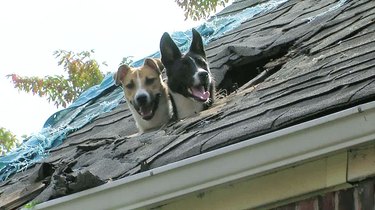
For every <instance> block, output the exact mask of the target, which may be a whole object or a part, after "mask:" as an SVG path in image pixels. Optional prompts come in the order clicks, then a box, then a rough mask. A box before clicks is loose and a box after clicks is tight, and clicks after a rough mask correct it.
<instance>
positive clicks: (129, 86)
mask: <svg viewBox="0 0 375 210" xmlns="http://www.w3.org/2000/svg"><path fill="white" fill-rule="evenodd" d="M125 87H126V88H127V89H133V88H134V83H132V82H131V83H129V84H127V85H125Z"/></svg>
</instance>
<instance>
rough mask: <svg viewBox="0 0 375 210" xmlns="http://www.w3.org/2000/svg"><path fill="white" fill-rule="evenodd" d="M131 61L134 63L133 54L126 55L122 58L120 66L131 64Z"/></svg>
mask: <svg viewBox="0 0 375 210" xmlns="http://www.w3.org/2000/svg"><path fill="white" fill-rule="evenodd" d="M131 63H133V56H126V57H123V58H122V61H121V63H120V65H119V66H121V65H124V64H126V65H128V66H130V64H131Z"/></svg>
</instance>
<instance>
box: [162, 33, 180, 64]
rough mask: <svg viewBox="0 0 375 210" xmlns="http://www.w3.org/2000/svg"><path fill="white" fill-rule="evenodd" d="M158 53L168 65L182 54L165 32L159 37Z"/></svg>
mask: <svg viewBox="0 0 375 210" xmlns="http://www.w3.org/2000/svg"><path fill="white" fill-rule="evenodd" d="M160 54H161V61H162V62H163V64H164V65H168V64H170V63H172V62H173V61H175V60H177V59H179V58H181V56H182V54H181V51H180V50H179V49H178V47H177V45H176V44H175V43H174V41H173V40H172V38H171V36H169V34H168V33H167V32H165V33H164V34H163V36H162V37H161V39H160Z"/></svg>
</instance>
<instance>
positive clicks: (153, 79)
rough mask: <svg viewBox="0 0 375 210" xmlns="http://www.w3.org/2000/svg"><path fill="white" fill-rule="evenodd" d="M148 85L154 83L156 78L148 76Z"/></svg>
mask: <svg viewBox="0 0 375 210" xmlns="http://www.w3.org/2000/svg"><path fill="white" fill-rule="evenodd" d="M145 82H146V85H152V84H153V83H154V82H155V78H147V77H146V81H145Z"/></svg>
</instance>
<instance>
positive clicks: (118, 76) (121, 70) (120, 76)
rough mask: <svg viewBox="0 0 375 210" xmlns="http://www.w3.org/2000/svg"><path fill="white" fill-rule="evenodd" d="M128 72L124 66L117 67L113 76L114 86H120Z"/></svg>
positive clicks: (127, 67) (128, 68) (126, 66)
mask: <svg viewBox="0 0 375 210" xmlns="http://www.w3.org/2000/svg"><path fill="white" fill-rule="evenodd" d="M129 70H130V67H129V66H128V65H126V64H124V65H121V66H120V67H118V70H117V72H116V73H115V74H114V75H113V79H114V80H115V84H116V85H117V86H119V85H121V83H122V81H123V80H124V78H125V76H126V73H127V72H128V71H129Z"/></svg>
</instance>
